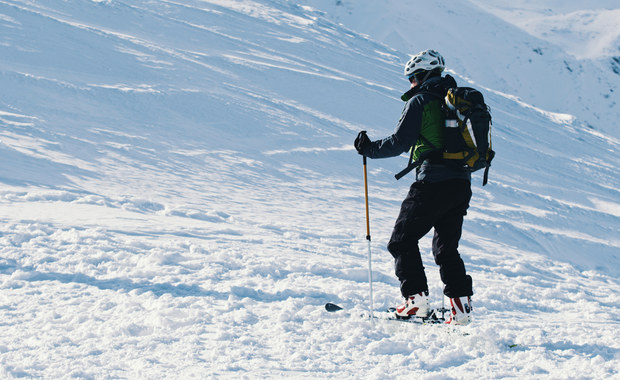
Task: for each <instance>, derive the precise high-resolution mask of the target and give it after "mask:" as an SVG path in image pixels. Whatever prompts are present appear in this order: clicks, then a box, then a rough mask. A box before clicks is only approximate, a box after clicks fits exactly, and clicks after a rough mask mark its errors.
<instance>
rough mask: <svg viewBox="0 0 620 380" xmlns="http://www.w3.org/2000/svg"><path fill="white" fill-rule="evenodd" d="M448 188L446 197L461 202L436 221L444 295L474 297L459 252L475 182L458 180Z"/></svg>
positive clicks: (435, 251) (436, 254)
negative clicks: (464, 220) (472, 187)
mask: <svg viewBox="0 0 620 380" xmlns="http://www.w3.org/2000/svg"><path fill="white" fill-rule="evenodd" d="M446 191H447V193H449V194H447V195H446V197H448V198H450V199H452V200H454V201H456V202H457V203H456V206H454V207H453V208H452V209H450V210H449V211H448V212H447V213H445V214H444V215H442V217H441V218H439V219H438V220H437V221H436V222H435V224H434V227H435V234H434V236H433V256H434V257H435V263H436V264H437V265H439V273H440V275H441V280H442V281H443V283H444V285H445V287H444V294H445V295H446V296H448V297H450V298H455V297H460V296H471V295H472V294H473V290H472V280H471V277H470V276H469V275H467V273H466V271H465V264H464V263H463V259H462V258H461V255H460V254H459V252H458V246H459V240H460V238H461V233H462V228H463V217H464V216H465V215H466V214H467V208H468V207H469V200H470V198H471V185H470V184H469V182H467V181H458V182H456V181H455V182H453V183H451V184H450V185H449V187H446Z"/></svg>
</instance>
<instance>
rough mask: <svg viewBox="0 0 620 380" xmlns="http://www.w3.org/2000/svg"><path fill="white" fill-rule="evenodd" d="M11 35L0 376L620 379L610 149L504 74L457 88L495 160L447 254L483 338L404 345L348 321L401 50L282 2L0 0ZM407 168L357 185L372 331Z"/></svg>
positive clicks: (402, 332)
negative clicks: (487, 110)
mask: <svg viewBox="0 0 620 380" xmlns="http://www.w3.org/2000/svg"><path fill="white" fill-rule="evenodd" d="M307 3H311V2H309V1H308V2H307ZM442 4H444V5H445V4H446V3H445V2H439V3H438V6H439V7H441V6H444V5H442ZM457 10H458V8H457ZM478 17H480V18H483V19H484V17H487V16H485V15H484V14H482V13H481V14H480V15H479V16H478ZM360 20H363V18H361V16H360ZM493 22H494V23H496V22H498V21H497V20H494V21H493ZM0 28H1V29H2V33H1V34H0V83H1V84H2V87H3V88H5V89H6V92H5V93H4V94H3V97H2V98H0V157H1V158H2V161H3V162H5V165H2V166H1V167H0V183H1V184H2V186H1V187H0V220H1V224H0V323H1V324H2V329H0V377H2V378H24V377H26V378H93V379H95V378H97V379H98V378H128V379H135V378H157V377H162V378H191V377H194V378H212V377H213V378H219V377H222V378H232V377H235V378H237V377H241V378H330V377H337V378H371V379H372V378H376V379H382V378H389V377H396V376H402V375H403V374H407V376H409V377H415V378H429V379H430V378H549V379H556V378H584V379H590V378H595V379H607V378H613V377H614V376H618V365H617V363H618V361H619V359H620V346H619V343H618V342H619V341H620V339H618V338H619V334H618V331H619V326H620V318H619V317H618V316H619V315H620V314H619V309H618V305H619V304H620V283H619V282H618V276H619V275H620V256H619V255H618V252H620V231H619V228H618V227H619V225H620V223H619V219H620V215H619V212H618V210H619V207H620V206H619V205H620V204H619V202H618V199H619V196H620V192H619V190H618V189H619V188H620V180H619V177H618V174H617V173H618V160H617V155H618V149H619V145H620V144H619V142H618V140H617V137H614V136H613V135H609V134H607V133H606V132H605V129H602V130H598V129H596V130H593V129H591V128H590V127H589V120H584V119H582V116H575V115H573V114H571V113H566V112H557V110H554V111H553V112H552V111H548V110H546V109H545V108H544V107H540V106H538V105H537V104H536V103H533V102H531V99H532V98H531V97H530V98H529V100H523V99H526V98H528V97H527V96H522V95H521V94H516V93H514V94H513V93H512V92H506V88H511V87H510V86H504V85H505V83H504V82H503V79H502V78H503V77H505V76H506V75H508V74H507V73H510V74H511V75H512V74H514V73H513V72H512V71H511V69H510V68H506V69H505V70H504V71H501V70H500V71H498V72H499V74H498V72H495V71H493V72H489V73H487V75H485V76H484V78H480V77H476V79H475V80H474V79H472V78H470V77H473V75H472V73H474V74H476V73H477V71H475V70H474V71H472V73H466V72H463V73H461V72H459V71H452V74H453V75H454V76H456V77H457V80H458V81H459V83H468V82H469V83H474V85H475V86H477V87H481V88H484V89H485V96H486V97H487V100H488V103H489V104H490V105H491V107H492V110H493V118H494V125H493V128H494V140H493V144H494V147H495V148H496V151H497V152H498V157H497V159H496V161H494V164H493V167H492V169H491V173H490V183H489V185H488V186H486V187H484V188H482V187H481V186H480V181H481V179H480V176H479V175H478V174H475V175H474V198H473V199H472V203H471V208H470V210H469V215H468V216H467V218H466V222H465V229H464V237H463V240H462V242H461V247H460V252H461V253H462V255H463V257H464V260H465V262H466V265H467V268H468V271H469V272H470V274H471V275H472V277H473V278H474V286H475V292H476V294H475V296H474V298H473V303H474V311H475V321H474V323H473V324H472V325H470V326H467V327H463V328H453V327H447V326H437V325H425V326H411V325H408V324H402V323H399V322H390V321H383V322H379V321H375V322H373V321H371V320H368V319H365V318H362V317H357V315H361V314H363V313H366V312H367V310H366V307H367V306H366V305H367V304H368V277H367V276H368V273H367V267H366V263H367V261H366V260H367V245H366V241H365V240H364V233H365V231H364V229H365V220H364V217H365V216H364V209H363V201H364V198H363V197H364V195H363V183H362V178H361V174H362V171H361V159H360V157H359V156H357V155H356V154H355V153H354V151H353V149H352V147H351V142H352V140H353V139H354V137H355V134H356V132H357V131H358V130H362V129H366V130H368V131H369V134H370V135H371V137H372V138H378V137H383V136H385V135H387V134H389V133H390V132H391V128H392V127H393V125H395V123H396V121H397V118H398V115H399V112H400V110H401V107H402V104H401V103H399V102H398V100H397V98H398V96H399V95H400V91H401V89H406V88H402V86H403V84H402V83H401V82H402V80H400V79H401V78H399V75H400V73H401V70H402V68H401V65H402V62H403V61H404V60H405V59H406V57H407V56H406V53H409V52H400V51H397V50H392V49H390V48H388V47H386V46H385V45H382V44H380V43H377V42H374V41H373V40H372V39H371V38H370V37H367V36H363V35H360V34H357V33H356V32H353V31H352V30H350V29H347V28H346V27H344V26H342V25H338V24H336V23H334V22H332V21H329V19H328V15H326V14H324V13H323V12H320V11H317V10H314V9H311V8H309V7H306V6H301V5H296V4H294V3H292V2H288V1H271V2H266V1H234V2H228V1H215V0H209V1H198V0H196V1H192V0H187V1H180V0H179V1H167V0H166V1H155V2H151V1H137V2H125V1H120V0H118V1H116V0H109V1H94V0H93V1H91V2H87V1H66V2H62V3H54V4H51V3H45V2H41V1H21V0H0ZM512 31H513V29H511V28H507V29H506V30H504V29H498V30H497V31H496V32H497V33H499V34H502V33H506V35H505V36H504V37H505V38H506V39H507V40H508V39H509V37H508V36H509V35H510V33H512ZM455 41H456V42H454V48H455V49H456V48H457V46H456V44H458V40H455ZM525 48H527V49H530V48H531V47H529V46H526V47H525ZM525 48H524V49H525ZM548 55H552V54H551V53H549V54H548ZM545 57H547V56H545ZM562 57H563V56H562V55H559V53H558V55H557V56H553V57H548V59H549V60H550V61H553V62H555V61H556V60H558V59H561V58H562ZM466 58H467V57H465V58H464V59H466ZM470 64H471V65H473V62H469V63H467V62H464V63H462V66H468V65H470ZM597 73H599V72H598V71H597ZM597 75H598V74H597ZM610 75H614V74H610ZM536 79H541V83H542V84H541V85H544V82H545V81H543V80H542V78H536V77H529V78H528V80H530V81H532V83H535V82H536ZM603 82H605V81H603ZM478 83H484V85H482V84H481V85H478ZM605 83H613V80H609V81H608V82H605ZM517 87H518V86H517ZM513 88H514V87H513ZM589 91H591V93H592V94H594V93H596V95H597V96H599V95H600V94H599V93H598V92H597V91H598V90H597V89H592V90H589ZM586 95H587V94H586ZM534 99H535V97H534ZM570 102H571V103H572V102H573V100H571V101H570ZM581 115H583V113H582V114H581ZM405 160H406V159H405V158H402V159H392V160H376V161H375V160H371V161H370V162H369V185H370V205H371V215H370V217H371V232H372V236H373V241H372V252H373V284H374V306H375V308H376V309H377V310H381V309H385V308H387V307H389V306H393V305H394V304H395V303H396V302H399V300H398V284H397V281H396V279H395V278H394V276H393V263H392V259H391V257H390V255H389V253H387V251H386V250H385V244H386V241H387V239H388V237H389V235H390V230H391V227H392V225H393V222H394V219H395V217H396V214H397V212H398V208H399V205H400V202H401V200H402V198H403V197H404V195H405V193H406V191H407V190H408V186H409V184H410V182H411V178H409V179H403V180H401V181H399V182H395V181H394V179H393V174H394V173H395V172H397V171H398V170H400V168H401V166H402V165H403V164H404V162H405ZM420 245H421V249H422V250H423V251H424V252H425V253H424V261H425V263H426V266H427V276H428V277H429V286H430V292H431V299H432V300H433V304H435V305H436V306H439V305H440V304H441V296H440V295H441V290H442V289H441V286H440V279H439V274H438V271H437V268H436V267H435V265H434V263H433V262H432V256H431V254H430V249H431V240H430V237H425V238H424V239H422V241H421V243H420ZM326 302H335V303H338V304H340V305H342V306H344V307H346V308H347V309H351V313H350V314H348V315H343V314H339V313H326V312H325V311H324V309H323V305H324V304H325V303H326Z"/></svg>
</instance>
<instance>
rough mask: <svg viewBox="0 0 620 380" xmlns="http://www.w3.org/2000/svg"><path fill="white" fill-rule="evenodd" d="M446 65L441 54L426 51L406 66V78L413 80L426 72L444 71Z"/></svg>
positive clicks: (414, 57)
mask: <svg viewBox="0 0 620 380" xmlns="http://www.w3.org/2000/svg"><path fill="white" fill-rule="evenodd" d="M445 66H446V63H445V61H444V60H443V57H442V56H441V54H439V53H438V52H437V51H435V50H424V51H422V52H419V53H418V54H417V55H415V56H413V57H412V58H411V59H410V60H409V62H407V64H406V65H405V76H406V77H407V78H411V77H412V76H414V75H417V74H420V73H421V72H425V71H432V70H435V69H439V71H440V72H441V71H443V69H444V68H445Z"/></svg>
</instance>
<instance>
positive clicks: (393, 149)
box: [365, 97, 423, 158]
mask: <svg viewBox="0 0 620 380" xmlns="http://www.w3.org/2000/svg"><path fill="white" fill-rule="evenodd" d="M422 110H423V106H422V104H421V103H420V101H419V97H414V98H413V99H411V100H410V101H408V102H407V104H406V105H405V109H404V110H403V114H402V116H401V118H400V121H399V122H398V125H397V127H396V130H395V131H394V133H393V134H392V135H390V136H388V137H386V138H384V139H383V140H377V141H373V142H372V143H371V144H370V145H369V146H368V148H367V150H366V152H365V155H366V156H367V157H370V158H386V157H394V156H398V155H400V154H401V153H403V152H406V151H408V150H409V148H411V146H412V145H413V144H414V143H415V142H416V140H417V139H418V136H419V134H420V129H421V128H422Z"/></svg>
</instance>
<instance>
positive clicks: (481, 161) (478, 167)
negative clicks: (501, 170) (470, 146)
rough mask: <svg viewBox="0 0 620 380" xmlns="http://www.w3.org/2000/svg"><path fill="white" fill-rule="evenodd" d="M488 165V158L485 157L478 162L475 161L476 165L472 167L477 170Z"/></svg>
mask: <svg viewBox="0 0 620 380" xmlns="http://www.w3.org/2000/svg"><path fill="white" fill-rule="evenodd" d="M486 166H487V160H485V159H484V158H479V159H478V160H477V161H476V162H474V167H473V168H472V171H474V172H475V171H476V170H480V169H482V168H486Z"/></svg>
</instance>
